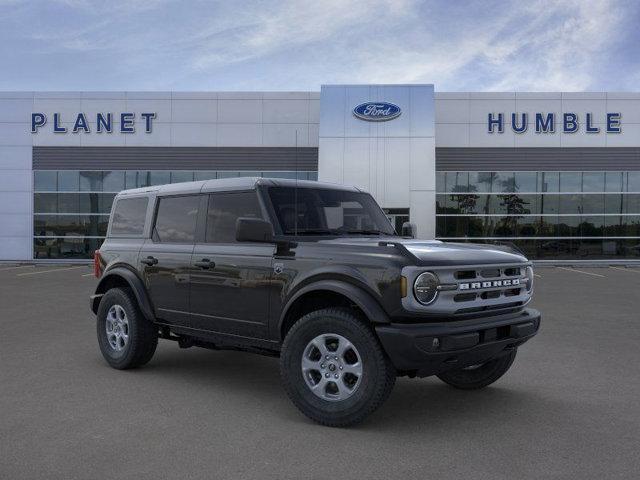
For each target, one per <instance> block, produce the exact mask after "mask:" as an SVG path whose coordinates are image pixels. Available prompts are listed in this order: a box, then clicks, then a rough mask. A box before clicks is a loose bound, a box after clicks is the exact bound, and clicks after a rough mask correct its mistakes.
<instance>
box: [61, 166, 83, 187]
mask: <svg viewBox="0 0 640 480" xmlns="http://www.w3.org/2000/svg"><path fill="white" fill-rule="evenodd" d="M79 189H80V175H79V172H77V171H74V170H60V171H59V172H58V191H59V192H77V191H78V190H79Z"/></svg>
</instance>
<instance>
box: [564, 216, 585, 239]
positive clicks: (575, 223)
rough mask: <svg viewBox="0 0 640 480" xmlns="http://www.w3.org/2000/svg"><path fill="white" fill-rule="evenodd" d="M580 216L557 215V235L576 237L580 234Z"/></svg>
mask: <svg viewBox="0 0 640 480" xmlns="http://www.w3.org/2000/svg"><path fill="white" fill-rule="evenodd" d="M581 222H582V217H579V216H572V217H558V235H559V236H561V237H577V236H579V235H580V223H581Z"/></svg>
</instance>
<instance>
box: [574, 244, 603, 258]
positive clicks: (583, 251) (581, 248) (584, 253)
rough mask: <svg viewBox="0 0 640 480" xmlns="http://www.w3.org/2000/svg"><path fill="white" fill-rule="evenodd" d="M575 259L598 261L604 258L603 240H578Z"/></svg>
mask: <svg viewBox="0 0 640 480" xmlns="http://www.w3.org/2000/svg"><path fill="white" fill-rule="evenodd" d="M574 255H575V258H578V259H596V258H602V240H601V239H599V240H584V239H583V240H578V241H576V248H575V254H574Z"/></svg>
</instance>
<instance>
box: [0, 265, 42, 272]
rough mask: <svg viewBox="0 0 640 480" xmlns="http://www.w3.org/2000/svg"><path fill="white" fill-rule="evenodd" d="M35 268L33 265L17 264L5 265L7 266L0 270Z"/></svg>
mask: <svg viewBox="0 0 640 480" xmlns="http://www.w3.org/2000/svg"><path fill="white" fill-rule="evenodd" d="M28 267H31V268H35V265H18V266H17V267H7V268H0V272H4V271H5V270H16V269H18V268H28Z"/></svg>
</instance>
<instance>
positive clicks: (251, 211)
mask: <svg viewBox="0 0 640 480" xmlns="http://www.w3.org/2000/svg"><path fill="white" fill-rule="evenodd" d="M239 217H248V218H263V214H262V211H261V208H260V205H259V203H258V197H257V193H256V192H255V191H250V192H224V193H214V194H211V195H209V200H208V210H207V215H206V227H205V229H204V230H205V232H204V238H203V239H202V240H203V241H202V242H200V243H197V244H196V246H195V248H194V251H193V255H192V262H191V274H190V278H191V293H190V298H191V301H190V305H191V318H192V319H191V322H192V324H193V326H194V327H195V328H199V329H203V330H209V331H212V332H218V333H223V334H228V335H232V336H237V337H257V338H267V334H268V324H269V313H268V312H269V292H270V288H271V279H272V272H273V270H272V268H273V267H272V263H273V254H274V252H275V246H274V245H273V244H265V243H246V242H242V243H239V242H236V239H235V235H236V220H237V219H238V218H239ZM201 218H202V216H201Z"/></svg>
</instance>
